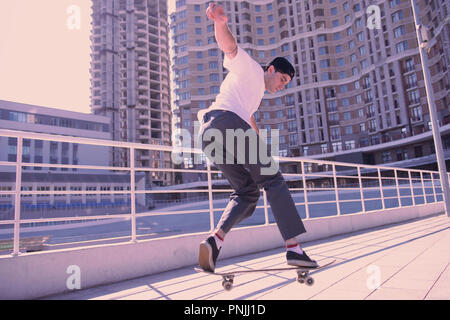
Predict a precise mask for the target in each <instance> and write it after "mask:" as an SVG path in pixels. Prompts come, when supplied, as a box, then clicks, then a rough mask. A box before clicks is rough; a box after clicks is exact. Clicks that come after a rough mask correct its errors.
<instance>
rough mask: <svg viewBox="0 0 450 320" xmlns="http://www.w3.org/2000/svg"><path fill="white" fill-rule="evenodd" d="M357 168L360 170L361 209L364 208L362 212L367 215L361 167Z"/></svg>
mask: <svg viewBox="0 0 450 320" xmlns="http://www.w3.org/2000/svg"><path fill="white" fill-rule="evenodd" d="M357 168H358V181H359V194H360V197H361V208H362V212H363V213H365V212H366V203H365V202H364V191H363V186H362V178H361V167H357Z"/></svg>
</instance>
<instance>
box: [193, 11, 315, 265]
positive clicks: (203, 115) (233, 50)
mask: <svg viewBox="0 0 450 320" xmlns="http://www.w3.org/2000/svg"><path fill="white" fill-rule="evenodd" d="M206 15H207V17H208V18H209V19H210V20H212V21H214V29H215V36H216V40H217V43H218V46H219V48H220V49H221V50H222V51H223V52H224V54H225V58H224V62H223V65H224V67H225V68H226V69H228V70H229V74H228V75H227V76H226V77H225V79H224V81H223V83H222V85H221V87H220V93H219V94H218V95H217V97H216V101H215V102H214V103H213V104H212V105H211V106H210V107H209V108H208V109H205V110H201V111H199V112H198V114H197V117H198V120H199V121H200V123H201V129H200V133H199V138H201V140H202V150H203V151H204V152H205V149H206V148H207V147H208V143H207V142H205V141H207V140H208V139H205V135H206V136H208V135H207V133H208V130H211V129H215V130H216V132H217V130H219V131H220V132H221V133H222V134H223V137H224V138H223V141H222V144H223V161H217V154H215V155H214V160H215V161H213V163H214V164H215V166H216V167H217V168H218V169H219V170H220V171H222V173H223V175H224V176H225V178H226V179H227V180H228V182H229V183H230V185H231V187H232V188H233V190H234V192H233V193H232V194H231V196H230V201H229V203H228V205H227V207H226V208H225V210H224V212H223V214H222V217H221V219H220V221H219V223H218V225H217V226H216V229H215V231H214V233H213V234H211V235H210V236H209V237H208V238H207V239H205V240H204V241H203V242H201V244H200V250H199V257H198V260H199V265H200V267H201V268H202V269H203V270H205V271H214V269H215V266H216V261H217V257H218V255H219V252H220V250H221V247H222V245H223V242H224V240H225V236H226V234H227V233H228V232H229V231H230V230H231V228H232V227H233V226H234V225H236V224H238V223H239V222H241V221H242V220H243V219H245V218H247V217H249V216H251V215H252V214H253V212H254V210H255V208H256V204H257V202H258V199H259V196H260V187H263V188H264V190H265V191H266V194H267V200H268V201H269V203H270V206H271V209H272V213H273V215H274V218H275V221H276V223H277V226H278V229H279V230H280V233H281V235H282V237H283V239H284V240H285V241H286V248H287V252H286V259H287V263H288V264H289V265H292V266H302V267H317V266H318V265H317V263H316V261H314V260H311V259H310V258H309V257H308V256H307V255H306V253H305V252H304V251H303V250H302V248H301V246H300V245H299V244H298V242H297V240H296V237H297V236H298V235H300V234H302V233H304V232H306V230H305V227H304V225H303V222H302V220H301V218H300V216H299V214H298V212H297V209H296V207H295V203H294V201H293V199H292V197H291V194H290V192H289V189H288V186H287V185H286V182H285V180H284V178H283V176H282V175H281V172H280V171H279V170H276V172H275V173H272V174H266V173H264V171H263V170H262V169H264V168H267V166H266V164H265V163H263V162H262V161H261V158H260V157H259V156H257V161H256V162H255V163H253V162H251V161H249V158H250V157H251V156H254V155H255V148H256V154H257V155H259V150H260V148H263V147H266V146H265V145H264V144H265V141H263V139H261V138H257V143H256V144H255V143H250V141H247V140H246V142H245V145H242V144H240V145H237V144H236V143H235V140H234V138H233V141H232V142H231V144H230V143H229V142H227V137H228V136H227V134H226V132H227V130H244V131H247V132H248V130H255V131H256V133H259V130H258V128H257V125H256V121H255V118H254V116H253V113H254V112H255V111H256V110H257V109H258V107H259V105H260V103H261V100H262V98H263V96H264V93H265V91H268V92H269V93H275V92H277V91H280V90H283V89H284V87H285V86H286V85H287V84H288V83H289V82H290V81H291V80H292V78H293V77H294V76H295V70H294V68H293V66H292V65H291V64H290V63H289V61H288V60H287V59H284V58H282V57H278V58H275V59H274V60H273V61H272V62H271V63H270V64H269V66H267V67H265V68H262V67H261V66H260V65H259V64H258V63H257V62H256V61H255V60H253V59H252V58H251V57H250V56H249V55H248V54H247V52H246V51H245V50H243V49H241V48H240V47H239V46H238V45H237V43H236V40H235V38H234V36H233V35H232V34H231V32H230V30H229V28H228V24H227V23H228V17H227V16H226V14H225V12H224V8H223V7H222V6H221V5H218V4H214V3H210V4H209V7H208V8H207V9H206ZM228 139H230V138H228ZM215 142H217V141H215ZM230 145H231V146H232V147H231V149H233V148H234V150H230ZM249 150H252V151H251V152H250V151H249ZM264 150H267V148H266V149H264ZM249 153H250V154H249ZM205 154H206V156H207V157H208V158H209V159H212V158H213V157H212V155H210V154H208V153H207V152H205ZM229 154H232V155H236V154H239V155H242V154H244V158H245V163H244V164H243V163H240V162H238V161H235V162H233V163H229V161H225V156H226V155H227V156H228V155H229ZM235 160H236V157H235ZM271 163H272V161H271ZM242 245H245V243H243V244H242Z"/></svg>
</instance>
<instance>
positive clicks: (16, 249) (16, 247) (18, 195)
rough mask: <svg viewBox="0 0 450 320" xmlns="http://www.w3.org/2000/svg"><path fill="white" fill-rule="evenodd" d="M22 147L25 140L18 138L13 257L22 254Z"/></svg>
mask: <svg viewBox="0 0 450 320" xmlns="http://www.w3.org/2000/svg"><path fill="white" fill-rule="evenodd" d="M22 146H23V138H22V137H18V138H17V158H16V193H15V199H14V241H13V242H14V243H13V252H12V254H13V256H17V255H19V254H20V252H19V250H20V198H21V190H22Z"/></svg>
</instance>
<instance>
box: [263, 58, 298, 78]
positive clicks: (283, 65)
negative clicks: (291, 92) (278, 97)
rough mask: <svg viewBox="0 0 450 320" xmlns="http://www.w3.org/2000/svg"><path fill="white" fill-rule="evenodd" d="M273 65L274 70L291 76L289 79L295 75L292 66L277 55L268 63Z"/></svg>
mask: <svg viewBox="0 0 450 320" xmlns="http://www.w3.org/2000/svg"><path fill="white" fill-rule="evenodd" d="M270 66H274V68H275V70H276V71H278V72H281V73H285V74H287V75H289V76H290V77H291V79H294V76H295V69H294V67H293V66H292V64H291V63H290V62H289V60H287V59H286V58H283V57H277V58H275V59H273V60H272V62H271V63H269V65H268V67H270Z"/></svg>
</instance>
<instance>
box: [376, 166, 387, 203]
mask: <svg viewBox="0 0 450 320" xmlns="http://www.w3.org/2000/svg"><path fill="white" fill-rule="evenodd" d="M377 171H378V184H379V185H380V197H381V207H382V208H383V210H384V209H386V207H385V204H384V194H383V179H381V170H380V168H378V169H377Z"/></svg>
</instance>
